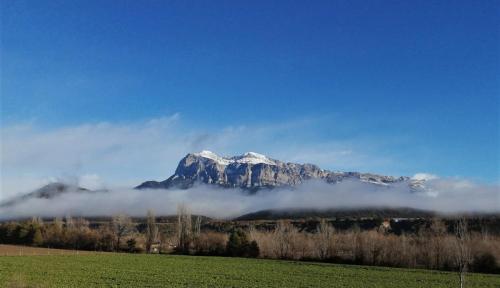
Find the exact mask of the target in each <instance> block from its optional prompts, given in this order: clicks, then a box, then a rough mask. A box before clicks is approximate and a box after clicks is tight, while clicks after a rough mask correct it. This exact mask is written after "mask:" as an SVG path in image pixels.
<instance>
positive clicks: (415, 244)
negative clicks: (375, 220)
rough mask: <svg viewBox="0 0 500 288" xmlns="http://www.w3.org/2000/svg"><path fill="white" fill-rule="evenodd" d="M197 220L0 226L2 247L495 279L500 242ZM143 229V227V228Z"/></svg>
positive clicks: (462, 230)
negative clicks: (228, 226)
mask: <svg viewBox="0 0 500 288" xmlns="http://www.w3.org/2000/svg"><path fill="white" fill-rule="evenodd" d="M201 222H202V220H201V218H200V217H194V216H192V215H191V214H190V213H189V209H188V207H187V206H185V205H179V207H178V211H177V218H176V223H175V225H174V226H175V229H174V231H171V232H169V233H166V232H162V231H160V229H159V225H158V223H157V222H156V217H155V215H154V212H153V211H148V214H147V219H146V221H145V227H143V229H138V227H139V226H140V225H138V223H134V222H133V221H132V219H131V218H130V217H129V216H127V215H125V214H120V215H116V216H114V217H113V218H112V219H111V221H109V223H105V224H102V225H99V226H98V227H96V228H91V226H90V225H89V222H88V221H87V220H85V219H83V218H72V217H69V216H68V217H66V218H64V219H62V218H56V219H54V220H53V221H51V222H47V223H44V221H43V220H42V219H40V218H33V219H31V220H29V221H22V222H6V223H2V224H0V243H5V244H20V245H33V246H40V247H50V248H65V249H79V250H94V251H120V252H133V253H179V254H194V255H220V256H237V257H261V258H272V259H293V260H303V261H324V262H334V263H352V264H360V265H378V266H391V267H404V268H427V269H437V270H455V271H460V272H461V275H464V274H465V273H466V272H467V271H474V272H484V273H500V269H499V266H498V261H499V260H500V237H499V236H498V235H490V234H489V233H487V232H486V231H479V232H478V231H474V232H471V231H470V230H469V229H468V225H467V221H465V220H464V219H461V220H460V221H457V223H456V225H455V229H454V231H451V232H450V231H448V229H447V227H446V225H445V224H444V222H443V221H442V220H440V219H434V220H433V221H432V224H431V225H429V227H427V228H426V229H421V230H419V231H418V233H413V234H405V233H402V234H401V235H396V234H392V233H387V230H386V229H384V228H383V227H378V228H375V229H371V230H361V229H359V228H357V227H354V228H352V229H349V230H336V229H335V228H334V227H333V226H332V225H331V223H330V222H329V221H327V220H326V219H322V220H321V221H319V223H318V224H317V227H316V229H315V230H314V231H304V230H299V228H298V227H296V226H295V225H293V223H292V222H290V221H286V220H280V221H277V222H276V224H275V227H274V228H273V229H270V230H258V229H256V228H254V226H248V227H247V228H245V229H242V228H233V229H232V230H231V231H230V232H229V233H225V232H215V231H210V230H202V229H201V226H202V225H201ZM141 225H144V224H141Z"/></svg>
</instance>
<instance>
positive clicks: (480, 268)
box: [472, 252, 499, 274]
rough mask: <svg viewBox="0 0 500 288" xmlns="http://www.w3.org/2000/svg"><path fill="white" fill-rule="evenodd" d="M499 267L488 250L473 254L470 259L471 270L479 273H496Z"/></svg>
mask: <svg viewBox="0 0 500 288" xmlns="http://www.w3.org/2000/svg"><path fill="white" fill-rule="evenodd" d="M498 270H499V267H498V265H497V262H496V260H495V256H493V254H491V253H489V252H484V253H482V254H480V255H476V256H474V259H473V261H472V271H474V272H480V273H492V274H493V273H498Z"/></svg>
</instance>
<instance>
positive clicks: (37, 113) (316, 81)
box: [1, 0, 500, 183]
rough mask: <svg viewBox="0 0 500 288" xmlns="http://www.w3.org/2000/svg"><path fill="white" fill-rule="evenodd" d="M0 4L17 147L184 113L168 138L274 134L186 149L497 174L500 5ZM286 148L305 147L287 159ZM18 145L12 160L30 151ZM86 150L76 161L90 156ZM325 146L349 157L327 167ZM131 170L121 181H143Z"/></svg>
mask: <svg viewBox="0 0 500 288" xmlns="http://www.w3.org/2000/svg"><path fill="white" fill-rule="evenodd" d="M311 2H312V3H311ZM1 5H2V28H1V32H2V35H1V36H2V43H1V52H2V53H1V54H2V59H1V61H2V62H1V67H2V74H1V84H2V85H1V100H2V102H1V104H2V106H1V120H2V130H3V132H4V133H3V134H4V135H3V138H4V140H5V139H6V138H7V137H11V139H6V140H12V139H14V138H15V139H21V138H18V135H17V134H16V135H17V136H13V134H12V129H11V128H12V127H17V126H19V125H26V124H27V123H29V125H31V126H33V127H31V128H30V131H31V132H30V133H33V134H34V135H38V136H36V137H42V138H44V137H45V138H46V137H48V136H47V135H59V134H57V133H58V132H57V131H59V132H60V131H63V130H62V129H66V130H64V131H65V132H67V131H70V132H71V131H78V127H80V128H81V127H82V126H85V125H99V123H103V122H106V123H109V125H111V126H112V127H114V128H113V129H115V128H116V129H119V128H117V127H121V128H123V129H125V128H124V127H129V126H131V127H135V128H134V129H137V127H142V126H140V125H148V124H144V123H148V121H151V119H164V118H165V117H167V118H168V119H170V118H169V117H173V116H172V115H177V116H175V117H180V120H177V123H178V124H176V125H177V126H176V128H175V131H176V132H175V133H174V134H170V135H176V137H177V139H186V137H187V138H189V137H195V136H193V135H198V136H196V137H205V136H206V137H212V136H213V135H218V136H221V135H227V134H225V133H233V132H227V131H240V132H241V131H249V130H259V131H263V130H264V131H268V132H265V133H259V134H258V135H259V136H258V137H257V136H256V137H254V138H252V139H248V141H246V142H245V141H241V137H245V136H244V134H242V135H243V136H241V137H240V138H238V139H240V140H239V141H236V142H238V144H237V145H236V144H234V145H231V144H228V143H225V144H220V142H217V141H221V140H217V141H216V142H217V143H219V144H214V142H207V145H206V146H208V147H199V146H201V145H194V146H189V145H188V146H186V147H192V148H193V149H195V148H196V149H197V148H210V149H213V150H216V149H218V150H219V151H216V152H219V153H222V154H224V153H237V152H244V151H247V150H258V152H261V153H265V154H271V155H272V156H276V157H278V156H279V157H284V158H287V159H285V160H288V159H290V160H300V161H306V162H313V161H314V162H321V163H319V164H321V165H322V166H325V168H328V169H357V170H361V171H369V172H370V171H371V172H378V173H389V174H396V175H399V174H405V175H411V174H413V173H417V172H428V173H432V174H438V175H441V176H444V177H455V176H458V177H468V178H471V179H474V180H478V181H486V182H490V183H491V182H498V181H499V179H500V176H499V174H500V173H499V161H500V156H499V155H500V150H499V149H500V148H499V147H500V143H499V142H500V141H499V133H500V131H499V105H500V104H499V94H500V82H499V81H500V80H499V79H500V75H499V74H500V73H499V71H500V40H499V39H500V29H498V27H499V20H498V19H499V18H498V15H499V12H500V8H499V6H500V5H499V3H498V1H324V2H323V1H9V0H7V1H2V4H1ZM139 123H142V124H139ZM113 125H114V126H113ZM127 125H128V126H127ZM269 127H271V128H269ZM277 127H278V128H277ZM158 129H162V128H161V127H160V128H158ZM266 129H267V130H266ZM7 130H9V132H8V133H7V132H5V131H7ZM221 131H222V132H221ZM269 131H272V133H270V132H269ZM70 132H68V133H70ZM252 133H253V132H252ZM40 135H41V136H40ZM207 135H208V136H207ZM232 135H233V134H232ZM252 135H253V134H252ZM16 137H17V138H16ZM23 137H28V136H26V135H24V136H23ZM33 137H35V136H33ZM224 137H226V136H223V137H222V136H221V138H220V139H225V138H224ZM45 138H44V139H45ZM23 139H25V138H23ZM28 139H32V138H28ZM37 139H38V138H37ZM160 139H161V140H165V139H164V138H160ZM169 139H170V138H169ZM190 139H191V138H190ZM210 139H212V138H210ZM255 139H258V140H255ZM6 140H5V141H6ZM13 141H14V140H12V141H11V143H12V142H13ZM159 141H160V140H159ZM174 142H175V143H179V145H182V141H180V140H179V141H174ZM201 143H205V142H201ZM62 144H65V143H62ZM151 145H152V144H151ZM283 145H289V146H290V147H295V150H290V149H289V150H288V151H289V152H288V153H287V154H284V153H280V152H279V151H280V146H283ZM13 146H17V145H13ZM8 147H12V146H8V145H7V148H5V147H4V148H3V149H2V154H3V156H2V158H5V155H6V154H15V153H24V154H26V150H21V151H17V152H14V151H9V150H8ZM90 147H94V146H92V145H90ZM287 148H289V147H287ZM26 149H29V148H26ZM89 149H90V150H84V151H83V152H81V153H83V154H92V153H96V152H95V151H93V150H91V149H92V148H89ZM107 149H108V150H106V151H109V149H111V150H112V148H109V147H108V148H107ZM318 149H320V150H321V149H322V150H323V151H324V152H325V153H327V154H334V155H343V156H342V159H341V160H339V162H335V160H336V159H337V160H338V157H337V158H335V157H334V158H332V161H331V162H330V161H326V160H328V159H330V158H324V159H323V160H324V161H319V160H318V158H321V157H318V156H317V155H318V151H317V150H318ZM173 150H175V149H173ZM175 151H177V152H176V153H177V154H182V153H184V152H185V151H184V150H175ZM294 151H295V152H294ZM312 151H314V153H312ZM323 151H319V152H323ZM306 152H308V153H309V154H307V153H306ZM33 153H34V152H33ZM37 153H46V152H44V151H38V152H37ZM47 153H48V152H47ZM99 153H104V152H102V151H100V152H99ZM293 153H302V154H301V155H302V156H296V155H293ZM177 154H175V155H174V156H175V157H178V156H179V155H177ZM319 154H320V153H319ZM307 155H316V156H315V157H312V156H311V157H309V156H307ZM349 155H351V156H349ZM169 157H170V156H169ZM175 157H173V156H172V159H174V158H175ZM349 157H352V159H351V158H349ZM35 158H36V157H35ZM168 159H170V158H168ZM325 159H326V160H325ZM160 160H161V159H160ZM160 160H159V161H160ZM11 161H14V160H12V159H11ZM2 162H3V165H2V166H4V168H3V170H4V175H7V176H4V177H9V175H17V177H18V178H19V177H21V178H22V176H19V175H27V174H30V173H34V172H33V171H31V172H29V173H28V172H27V171H28V170H23V169H24V168H23V167H17V168H16V169H14V170H12V171H7V170H8V168H6V167H5V166H6V165H7V164H6V161H2ZM353 163H354V164H353ZM75 165H76V164H75ZM78 165H80V166H82V165H83V167H84V168H81V169H82V170H85V172H88V173H99V174H103V173H104V174H105V173H106V172H105V170H104V169H103V168H102V167H101V168H99V165H98V164H95V163H91V162H85V161H84V163H83V164H82V163H80V164H78ZM78 165H77V166H78ZM137 165H140V161H139V162H138V163H137ZM175 165H176V163H173V164H171V165H170V166H173V167H175ZM47 166H50V164H47ZM62 166H64V165H62ZM62 166H61V167H58V168H57V169H55V168H54V169H52V170H51V169H48V170H47V172H44V173H42V172H38V173H36V174H37V175H38V176H40V175H43V176H44V177H49V176H50V175H51V173H56V174H57V173H61V171H63V170H64V168H63V167H62ZM131 166H132V165H131ZM170 166H168V167H164V168H165V169H167V168H169V169H170ZM49 168H50V167H49ZM107 168H109V167H107ZM99 170H102V171H99ZM108 170H109V169H108ZM49 171H50V172H49ZM54 171H58V172H54ZM96 171H98V172H96ZM108 173H111V172H108ZM127 173H128V174H127ZM127 173H124V174H120V175H115V176H116V177H117V178H119V177H127V175H132V174H134V173H135V172H134V170H130V171H129V172H127ZM157 173H158V174H162V175H165V178H166V177H167V176H169V174H170V172H169V171H167V172H165V171H158V172H157ZM111 174H112V173H111ZM92 175H93V174H92ZM53 176H54V175H53ZM106 176H109V177H112V176H110V175H100V177H106ZM145 177H146V176H145ZM157 177H159V176H157ZM18 178H16V179H18ZM4 180H5V179H4Z"/></svg>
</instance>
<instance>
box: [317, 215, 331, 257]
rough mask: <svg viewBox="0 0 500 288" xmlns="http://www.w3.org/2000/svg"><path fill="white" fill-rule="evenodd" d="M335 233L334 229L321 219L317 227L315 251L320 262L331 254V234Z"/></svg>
mask: <svg viewBox="0 0 500 288" xmlns="http://www.w3.org/2000/svg"><path fill="white" fill-rule="evenodd" d="M334 233H335V229H334V228H333V227H332V226H331V225H330V224H328V222H327V221H326V220H325V219H321V221H320V222H319V226H318V233H317V235H318V242H317V251H318V257H319V259H321V260H324V259H327V258H329V257H331V256H333V255H332V254H333V253H332V252H333V251H332V249H333V247H332V244H333V234H334Z"/></svg>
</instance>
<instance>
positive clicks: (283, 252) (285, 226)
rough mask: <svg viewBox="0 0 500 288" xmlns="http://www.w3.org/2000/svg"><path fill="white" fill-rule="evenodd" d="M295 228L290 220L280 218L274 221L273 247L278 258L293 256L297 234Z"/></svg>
mask: <svg viewBox="0 0 500 288" xmlns="http://www.w3.org/2000/svg"><path fill="white" fill-rule="evenodd" d="M297 233H298V231H297V229H296V228H295V227H294V226H293V225H292V223H290V221H285V220H280V221H278V223H276V229H275V230H274V235H273V236H274V237H273V247H274V253H275V254H276V256H277V257H278V258H281V259H286V258H293V256H294V248H295V247H294V244H295V243H294V242H295V240H296V236H297Z"/></svg>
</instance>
